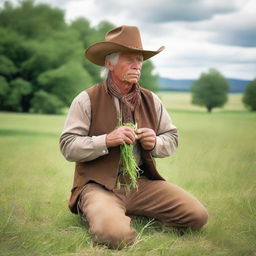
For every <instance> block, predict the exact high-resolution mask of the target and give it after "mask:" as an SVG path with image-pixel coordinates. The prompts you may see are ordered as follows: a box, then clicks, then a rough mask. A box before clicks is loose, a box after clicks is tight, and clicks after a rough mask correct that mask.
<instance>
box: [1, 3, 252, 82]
mask: <svg viewBox="0 0 256 256" xmlns="http://www.w3.org/2000/svg"><path fill="white" fill-rule="evenodd" d="M0 2H1V5H0V6H2V3H3V2H4V0H0ZM10 2H12V3H14V4H15V3H17V2H18V0H11V1H10ZM36 3H48V4H50V5H52V6H55V7H59V8H62V9H64V10H65V18H66V20H67V22H72V20H75V19H76V18H77V17H85V18H87V19H89V21H90V22H91V24H92V25H93V26H96V25H97V24H98V23H99V22H100V21H102V20H108V21H110V22H111V23H113V24H114V25H116V26H120V25H131V26H137V27H139V29H140V32H141V37H142V42H143V48H144V49H146V50H157V49H158V48H159V47H160V46H162V45H164V46H165V47H166V49H165V50H164V51H162V52H161V53H159V54H158V55H156V56H154V57H153V58H152V59H151V60H152V62H153V63H154V65H155V71H156V72H157V73H158V74H159V75H160V76H161V77H167V78H178V79H194V78H198V77H199V76H200V74H201V73H202V72H207V71H208V70H209V68H215V69H217V70H219V71H220V72H221V73H222V74H223V75H224V76H225V77H228V78H238V79H245V80H252V79H254V78H256V0H226V1H225V0H154V1H153V0H122V1H121V0H119V1H117V0H37V1H36ZM102 39H104V38H102Z"/></svg>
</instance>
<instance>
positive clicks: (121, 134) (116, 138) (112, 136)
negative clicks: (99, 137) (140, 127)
mask: <svg viewBox="0 0 256 256" xmlns="http://www.w3.org/2000/svg"><path fill="white" fill-rule="evenodd" d="M136 139H137V135H136V133H135V132H134V130H133V129H132V128H131V127H128V126H121V127H118V128H117V129H115V130H114V131H112V132H111V133H109V134H108V135H107V137H106V145H107V147H108V148H111V147H116V146H119V145H122V144H124V143H126V144H133V143H134V142H135V140H136Z"/></svg>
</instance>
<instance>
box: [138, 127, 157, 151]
mask: <svg viewBox="0 0 256 256" xmlns="http://www.w3.org/2000/svg"><path fill="white" fill-rule="evenodd" d="M136 133H137V136H138V139H139V140H140V143H141V145H142V147H143V148H144V149H146V150H152V149H153V148H154V147H155V144H156V133H155V132H154V130H152V129H149V128H140V129H138V130H137V131H136Z"/></svg>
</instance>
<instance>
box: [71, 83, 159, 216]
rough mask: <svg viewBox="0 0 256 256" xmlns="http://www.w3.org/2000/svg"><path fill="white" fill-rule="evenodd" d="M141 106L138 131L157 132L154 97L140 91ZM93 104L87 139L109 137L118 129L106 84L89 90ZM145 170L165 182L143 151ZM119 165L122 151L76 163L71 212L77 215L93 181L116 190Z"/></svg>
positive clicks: (135, 116) (137, 113) (112, 100)
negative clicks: (82, 192) (105, 135)
mask: <svg viewBox="0 0 256 256" xmlns="http://www.w3.org/2000/svg"><path fill="white" fill-rule="evenodd" d="M140 90H141V99H142V100H141V104H140V105H139V106H138V107H137V108H136V109H135V111H134V118H135V122H137V124H138V128H142V127H147V128H151V129H153V130H154V131H155V132H157V128H158V123H157V115H156V110H155V107H154V100H153V96H152V93H151V92H150V91H148V90H146V89H144V88H141V89H140ZM86 92H87V93H88V95H89V97H90V101H91V125H90V130H89V134H88V136H98V135H102V134H108V133H110V132H111V131H113V130H114V129H115V128H116V126H117V120H118V119H117V118H118V116H117V111H116V107H115V103H114V99H113V98H112V96H110V95H109V94H108V93H107V88H106V84H105V83H99V84H97V85H94V86H93V87H91V88H89V89H87V90H86ZM141 152H142V153H141V154H142V159H143V162H144V164H143V170H144V173H145V175H146V176H147V177H148V178H149V179H154V180H159V179H160V180H164V179H163V178H162V177H161V176H160V175H159V173H158V172H157V170H156V167H155V162H154V159H153V158H152V157H151V155H150V152H149V151H146V150H143V149H141ZM119 164H120V150H119V147H114V148H110V149H109V154H107V155H104V156H101V157H99V158H97V159H95V160H92V161H89V162H83V163H76V168H75V174H74V183H73V188H72V190H71V197H70V200H69V208H70V210H71V211H72V212H73V213H77V201H78V198H79V194H80V193H81V191H82V189H83V187H84V185H85V184H87V183H88V182H90V181H93V182H96V183H99V184H101V185H103V186H104V187H106V188H107V189H109V190H113V189H114V187H115V184H116V179H117V175H118V171H119Z"/></svg>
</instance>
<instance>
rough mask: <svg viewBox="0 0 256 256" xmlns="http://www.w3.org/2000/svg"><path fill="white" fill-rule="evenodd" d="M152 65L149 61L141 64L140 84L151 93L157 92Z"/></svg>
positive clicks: (156, 78) (155, 76)
mask: <svg viewBox="0 0 256 256" xmlns="http://www.w3.org/2000/svg"><path fill="white" fill-rule="evenodd" d="M153 71H154V65H153V63H152V62H151V61H150V60H147V61H145V62H144V63H143V66H142V70H141V78H140V84H141V86H142V87H144V88H147V89H149V90H151V91H153V92H155V91H157V90H158V86H159V85H158V75H154V74H153Z"/></svg>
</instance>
